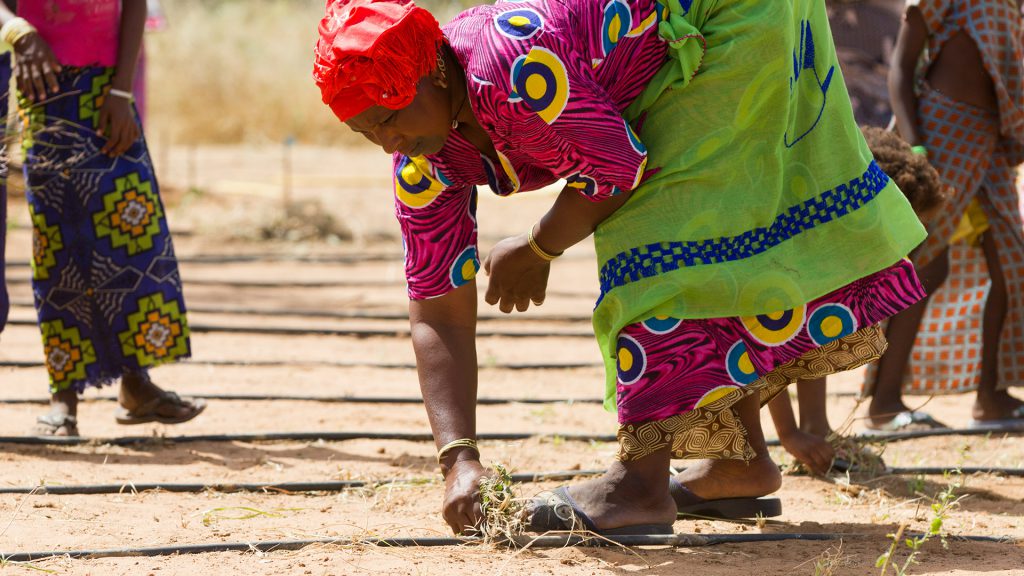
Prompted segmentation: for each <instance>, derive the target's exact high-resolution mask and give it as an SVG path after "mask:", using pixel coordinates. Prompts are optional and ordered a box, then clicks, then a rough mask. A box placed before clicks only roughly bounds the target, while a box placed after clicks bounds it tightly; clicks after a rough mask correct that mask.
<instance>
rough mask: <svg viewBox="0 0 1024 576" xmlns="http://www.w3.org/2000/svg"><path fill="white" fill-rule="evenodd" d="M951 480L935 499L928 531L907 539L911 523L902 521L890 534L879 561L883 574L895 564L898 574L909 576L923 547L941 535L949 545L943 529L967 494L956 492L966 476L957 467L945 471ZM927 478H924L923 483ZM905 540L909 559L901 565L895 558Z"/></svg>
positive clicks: (943, 544)
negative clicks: (953, 510) (959, 494)
mask: <svg viewBox="0 0 1024 576" xmlns="http://www.w3.org/2000/svg"><path fill="white" fill-rule="evenodd" d="M944 477H945V478H946V480H947V484H946V488H945V489H944V490H943V491H942V492H939V493H938V494H937V495H936V496H935V498H933V499H932V505H931V508H932V519H931V522H930V523H929V524H928V530H927V531H925V532H923V533H921V534H919V535H917V536H911V537H909V538H907V539H905V540H903V533H904V532H905V531H906V529H907V523H906V522H901V523H900V526H899V528H898V529H897V530H896V533H895V534H889V538H890V539H891V540H892V542H891V543H890V544H889V549H888V550H886V551H885V552H884V553H882V555H881V556H879V557H878V560H877V561H876V562H875V567H876V568H881V573H880V576H885V573H886V570H888V568H889V566H890V565H891V566H892V569H893V572H895V573H896V576H905V575H906V574H907V570H909V569H910V567H911V566H912V565H914V564H917V563H918V560H917V556H918V554H919V553H920V552H921V548H922V547H923V546H924V545H925V543H926V542H928V541H929V540H931V539H932V538H935V537H936V536H938V537H939V538H940V539H941V540H942V546H943V547H944V548H945V547H947V546H948V543H947V542H946V536H945V534H944V533H943V532H942V526H943V524H944V522H945V521H946V518H947V517H948V516H949V512H950V511H951V510H952V509H953V508H955V507H956V506H958V505H959V504H960V499H961V498H963V496H957V495H956V491H957V490H959V489H960V488H961V487H962V486H963V475H962V474H961V473H960V469H959V468H958V469H956V470H953V471H952V472H950V471H947V472H946V473H945V474H944ZM923 481H924V479H923V478H921V482H922V483H923ZM901 540H903V544H904V545H905V546H906V547H907V549H908V550H909V554H907V557H906V559H905V560H904V561H903V564H902V565H900V564H899V563H898V562H897V561H895V560H894V559H893V555H894V554H895V553H896V549H897V548H898V547H899V545H900V541H901Z"/></svg>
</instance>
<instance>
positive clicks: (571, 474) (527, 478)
mask: <svg viewBox="0 0 1024 576" xmlns="http://www.w3.org/2000/svg"><path fill="white" fill-rule="evenodd" d="M953 471H954V469H952V468H942V467H938V466H927V467H902V468H889V469H887V470H885V472H884V474H886V475H892V476H915V475H919V474H920V475H925V476H938V475H942V474H945V473H947V472H953ZM957 471H958V472H959V473H960V474H965V475H971V474H992V475H995V476H1006V477H1024V468H992V467H961V468H959V470H957ZM603 473H604V470H566V471H561V472H526V473H517V474H512V481H513V482H519V483H522V484H528V483H533V482H555V481H565V480H572V479H573V478H581V477H587V476H599V475H601V474H603ZM429 480H430V479H428V478H392V479H385V480H365V481H364V480H326V481H322V482H277V483H258V482H238V483H214V484H201V483H191V484H190V483H177V482H121V483H119V484H68V485H53V486H0V494H47V495H52V496H67V495H92V494H121V493H125V492H148V491H152V490H160V491H162V492H175V493H192V494H198V493H202V492H225V493H230V492H277V493H281V494H296V493H309V492H342V491H345V490H353V489H358V488H367V487H376V486H390V485H401V484H417V485H419V484H423V483H424V482H426V481H429Z"/></svg>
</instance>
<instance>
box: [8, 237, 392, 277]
mask: <svg viewBox="0 0 1024 576" xmlns="http://www.w3.org/2000/svg"><path fill="white" fill-rule="evenodd" d="M174 234H175V235H178V234H180V232H178V231H177V230H175V232H174ZM402 260H403V257H402V255H401V254H400V253H383V254H382V253H377V254H372V253H371V254H362V253H360V254H324V255H319V256H317V255H305V256H301V255H292V254H204V255H201V256H178V257H177V261H178V263H179V264H245V263H250V262H256V263H258V262H297V263H302V264H359V263H362V262H402ZM31 266H32V264H31V263H30V262H29V261H28V260H9V261H8V262H7V267H8V268H30V267H31Z"/></svg>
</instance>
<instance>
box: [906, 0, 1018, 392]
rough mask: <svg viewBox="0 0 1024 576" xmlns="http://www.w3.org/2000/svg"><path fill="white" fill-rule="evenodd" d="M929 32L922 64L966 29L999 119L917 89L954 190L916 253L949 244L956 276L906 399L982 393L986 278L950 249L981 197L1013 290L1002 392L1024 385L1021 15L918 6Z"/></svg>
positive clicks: (974, 0)
mask: <svg viewBox="0 0 1024 576" xmlns="http://www.w3.org/2000/svg"><path fill="white" fill-rule="evenodd" d="M910 4H916V5H917V6H918V8H919V9H920V10H921V13H922V15H923V16H924V19H925V22H926V24H927V25H928V30H929V44H928V52H927V55H926V59H927V61H926V65H925V66H924V67H923V69H924V70H926V69H927V65H930V64H931V61H932V59H934V58H935V57H936V56H937V55H938V53H939V51H940V49H941V47H942V45H943V43H944V42H945V41H946V40H948V39H949V38H950V37H951V36H952V35H953V34H955V33H956V32H957V31H958V30H961V29H962V30H964V31H965V32H966V33H968V34H969V35H970V36H971V38H972V39H974V42H975V43H976V44H977V46H978V48H979V50H980V52H981V54H982V59H983V61H984V63H985V68H986V71H987V72H988V73H989V75H990V76H991V77H992V79H993V83H994V85H995V87H996V96H997V99H998V102H999V112H998V114H995V113H992V112H988V111H985V110H981V109H978V108H975V107H972V106H970V105H967V104H964V103H962V102H957V101H954V100H952V99H950V98H948V97H946V96H945V95H943V94H941V93H939V92H937V91H935V90H934V89H929V88H928V87H927V86H926V85H924V83H923V82H922V83H920V84H919V86H920V88H919V100H918V121H919V123H920V128H921V131H922V132H923V134H924V135H925V139H926V145H927V147H928V150H929V160H930V161H931V163H932V164H933V165H934V166H935V168H936V169H938V171H939V174H940V175H941V176H942V178H943V179H944V180H945V181H946V182H947V183H948V184H949V185H951V186H952V187H954V188H955V190H956V194H955V196H954V197H953V199H952V201H951V204H950V206H949V207H948V208H947V209H946V210H944V211H943V213H942V214H940V215H938V216H937V217H936V218H935V219H934V220H932V221H931V222H928V228H929V233H930V234H929V237H928V240H926V241H925V243H924V244H923V245H922V247H921V249H920V250H918V251H917V253H915V254H914V257H913V259H914V262H915V264H917V265H919V266H920V265H923V264H926V263H928V262H930V261H931V260H933V259H934V258H935V257H936V256H938V255H939V254H941V252H942V250H943V249H944V248H945V247H946V246H949V249H950V251H949V257H950V274H949V278H948V279H947V281H946V283H945V284H944V285H943V286H942V287H941V288H940V289H939V290H938V291H936V293H935V294H934V295H933V296H932V298H931V301H930V302H929V304H928V309H927V311H926V313H925V316H924V318H923V320H922V322H921V328H920V331H919V332H918V335H917V340H916V341H915V343H914V350H913V353H912V355H911V359H910V364H909V366H908V369H907V374H906V375H905V379H904V393H907V394H950V393H961V392H968V391H972V390H975V389H977V387H978V385H979V383H980V376H981V338H982V336H981V326H982V314H983V310H984V305H985V300H986V299H987V297H988V293H989V287H990V281H989V277H988V269H987V267H986V265H985V258H984V254H983V253H982V250H981V248H980V247H977V246H972V245H970V244H968V243H967V242H963V241H958V242H955V243H950V242H951V239H952V238H953V236H954V233H955V232H956V229H957V225H958V224H959V222H960V220H961V217H962V215H963V214H964V212H965V211H966V210H967V208H968V205H969V204H970V203H971V201H972V200H974V199H975V198H977V199H978V201H979V203H980V205H981V208H982V210H984V212H985V216H986V217H987V218H988V220H989V224H990V228H989V229H988V230H987V231H986V234H990V235H991V237H992V239H993V240H994V241H995V243H996V245H997V248H998V251H999V255H1000V263H1001V265H1002V268H1003V272H1004V275H1005V278H1006V283H1007V292H1008V298H1009V302H1008V312H1007V316H1006V320H1005V322H1004V324H1003V331H1002V339H1001V346H1000V350H999V388H1000V389H1006V388H1008V387H1011V386H1021V385H1024V216H1022V207H1021V195H1020V192H1019V189H1018V187H1017V185H1016V182H1015V180H1016V174H1017V166H1018V165H1019V164H1020V163H1021V162H1022V161H1024V153H1022V152H1024V146H1022V144H1021V142H1022V140H1024V89H1022V82H1024V78H1022V59H1024V55H1022V50H1021V34H1022V25H1021V13H1020V10H1019V9H1018V8H1017V5H1016V2H1014V1H1012V0H919V1H917V2H914V1H911V2H910Z"/></svg>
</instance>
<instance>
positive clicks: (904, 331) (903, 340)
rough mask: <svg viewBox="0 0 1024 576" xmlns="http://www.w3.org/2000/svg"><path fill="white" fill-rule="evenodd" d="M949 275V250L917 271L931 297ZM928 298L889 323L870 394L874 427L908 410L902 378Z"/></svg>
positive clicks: (869, 410) (870, 414)
mask: <svg viewBox="0 0 1024 576" xmlns="http://www.w3.org/2000/svg"><path fill="white" fill-rule="evenodd" d="M948 275H949V248H946V249H945V250H943V251H942V252H941V253H940V254H939V255H938V256H937V257H936V258H935V259H934V260H932V261H931V262H929V263H928V264H927V265H925V266H923V267H922V268H920V269H919V270H918V271H917V277H918V278H919V279H920V280H921V285H922V286H923V287H924V289H925V292H927V293H928V294H929V295H931V294H933V293H934V292H935V291H936V290H938V289H939V287H941V286H942V283H943V282H945V281H946V277H947V276H948ZM928 300H929V298H928V297H926V298H924V299H923V300H921V301H919V302H917V303H916V304H914V305H913V306H911V307H909V308H907V309H906V310H904V311H902V312H900V313H899V314H896V315H895V316H893V317H892V318H891V319H889V325H888V327H887V328H886V330H885V339H886V340H888V341H889V349H888V350H887V351H886V353H885V354H884V355H883V356H882V359H881V360H879V362H878V373H877V375H876V377H875V387H874V389H873V390H872V391H871V404H870V405H868V415H869V416H870V417H871V424H872V425H874V426H880V425H883V424H885V423H887V422H889V421H890V420H892V419H893V418H895V417H896V415H897V414H899V413H900V412H903V411H905V410H907V406H906V405H905V404H904V403H903V374H904V372H906V369H907V363H908V362H909V361H910V352H911V350H913V348H914V340H915V339H916V338H917V330H918V328H919V327H920V325H921V318H922V317H923V316H924V312H925V310H926V309H927V307H928Z"/></svg>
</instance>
